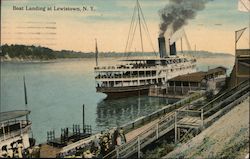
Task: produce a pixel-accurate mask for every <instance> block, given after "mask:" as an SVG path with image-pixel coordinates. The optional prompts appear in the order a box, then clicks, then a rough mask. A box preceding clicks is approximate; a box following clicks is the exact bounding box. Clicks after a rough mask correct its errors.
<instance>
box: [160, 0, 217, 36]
mask: <svg viewBox="0 0 250 159" xmlns="http://www.w3.org/2000/svg"><path fill="white" fill-rule="evenodd" d="M209 1H212V0H169V4H168V5H167V6H165V7H164V8H163V9H161V10H160V11H159V14H160V16H161V23H160V33H159V36H160V37H162V36H164V34H165V32H166V31H167V30H168V29H170V28H171V29H172V31H173V33H174V32H176V31H177V30H178V29H180V28H181V27H182V26H184V25H186V24H187V23H188V20H190V19H194V18H195V17H196V14H197V12H198V11H201V10H203V9H204V8H205V4H206V3H207V2H209Z"/></svg>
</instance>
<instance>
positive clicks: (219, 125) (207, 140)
mask: <svg viewBox="0 0 250 159" xmlns="http://www.w3.org/2000/svg"><path fill="white" fill-rule="evenodd" d="M248 153H249V98H248V99H247V100H245V101H244V102H243V103H241V104H239V105H238V106H236V107H235V108H234V109H232V110H231V111H230V112H228V113H227V114H226V115H224V116H223V117H221V118H220V119H219V120H218V121H216V122H215V123H214V124H213V125H212V126H210V127H209V128H207V129H206V130H204V131H203V132H202V133H201V134H199V135H197V136H196V137H194V138H193V139H191V140H190V141H189V142H187V143H185V144H183V145H180V146H178V147H177V148H175V149H174V151H172V152H171V153H169V154H168V155H167V156H165V157H163V158H179V157H180V158H182V157H184V158H245V156H246V155H247V154H248Z"/></svg>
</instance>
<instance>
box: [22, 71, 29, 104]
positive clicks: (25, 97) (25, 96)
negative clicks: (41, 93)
mask: <svg viewBox="0 0 250 159" xmlns="http://www.w3.org/2000/svg"><path fill="white" fill-rule="evenodd" d="M23 85H24V99H25V105H27V104H28V100H27V90H26V84H25V77H24V76H23Z"/></svg>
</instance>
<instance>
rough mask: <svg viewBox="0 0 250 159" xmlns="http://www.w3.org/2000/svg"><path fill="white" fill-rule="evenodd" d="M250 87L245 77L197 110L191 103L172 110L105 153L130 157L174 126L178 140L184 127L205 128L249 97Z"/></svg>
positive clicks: (131, 133) (112, 155) (117, 156)
mask: <svg viewBox="0 0 250 159" xmlns="http://www.w3.org/2000/svg"><path fill="white" fill-rule="evenodd" d="M249 89H250V86H249V82H248V81H245V82H243V83H241V84H240V85H238V86H236V87H234V88H232V89H231V90H228V91H226V92H225V93H223V94H222V95H220V96H218V97H217V98H215V99H214V100H212V101H211V102H209V103H208V104H206V105H204V106H201V107H200V108H196V110H188V109H189V107H187V106H183V107H182V108H180V109H178V110H177V111H175V112H171V113H168V114H167V115H166V116H164V118H161V120H160V119H156V120H155V121H153V122H150V123H149V124H146V125H145V126H143V127H141V128H140V129H138V130H140V131H138V132H137V131H136V130H134V131H131V132H130V133H129V134H127V137H129V141H128V142H127V143H125V144H124V145H121V146H119V147H117V148H116V149H115V150H114V151H112V152H110V153H109V154H108V155H106V156H104V158H128V157H130V156H131V155H133V154H135V153H137V155H138V158H140V156H141V155H140V150H141V149H143V148H144V147H145V146H147V145H148V144H150V143H152V142H153V141H155V140H157V139H159V138H160V137H161V136H163V135H165V134H166V133H167V132H169V131H171V130H173V129H175V141H176V142H177V141H178V140H179V139H180V130H179V129H180V128H182V127H185V128H191V129H200V128H201V130H202V129H203V127H204V125H209V124H210V123H211V122H214V120H216V119H217V118H218V117H220V116H222V115H223V114H224V113H225V112H226V111H228V110H229V109H231V108H232V107H234V106H235V105H237V104H239V103H240V102H242V101H243V100H244V99H246V98H247V97H248V96H249ZM204 114H206V116H204ZM204 117H206V120H204ZM204 121H205V123H204ZM147 125H148V126H147Z"/></svg>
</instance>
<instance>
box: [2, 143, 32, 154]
mask: <svg viewBox="0 0 250 159" xmlns="http://www.w3.org/2000/svg"><path fill="white" fill-rule="evenodd" d="M33 151H34V150H33V149H31V148H25V147H24V146H23V141H22V139H21V140H18V141H16V142H12V143H11V144H10V145H5V146H2V154H1V155H0V158H29V157H32V154H33Z"/></svg>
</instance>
